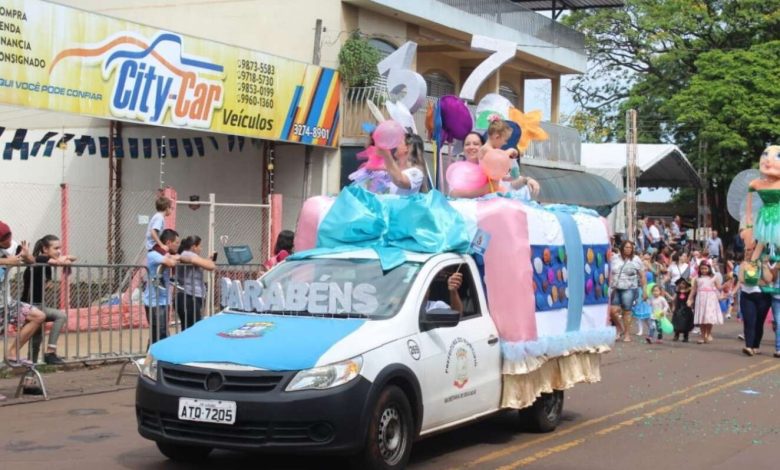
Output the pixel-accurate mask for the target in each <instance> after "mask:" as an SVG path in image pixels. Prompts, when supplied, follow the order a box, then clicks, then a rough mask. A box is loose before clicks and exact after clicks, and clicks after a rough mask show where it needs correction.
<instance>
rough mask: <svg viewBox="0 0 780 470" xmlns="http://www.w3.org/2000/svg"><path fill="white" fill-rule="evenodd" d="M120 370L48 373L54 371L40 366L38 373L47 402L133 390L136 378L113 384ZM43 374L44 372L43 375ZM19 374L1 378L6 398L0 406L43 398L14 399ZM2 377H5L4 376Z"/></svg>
mask: <svg viewBox="0 0 780 470" xmlns="http://www.w3.org/2000/svg"><path fill="white" fill-rule="evenodd" d="M121 367H122V364H121V363H112V364H106V365H99V366H88V367H85V366H83V365H73V366H65V367H64V368H58V369H56V370H54V371H52V372H48V371H51V370H52V369H53V368H51V367H49V368H45V367H43V368H41V369H42V370H41V373H42V375H43V380H44V383H45V385H46V391H47V392H48V394H49V399H50V400H53V399H58V398H64V397H73V396H81V395H90V394H95V393H104V392H110V391H115V390H124V389H129V388H134V387H135V381H136V378H135V377H133V376H125V377H122V381H121V382H120V384H119V385H116V378H117V374H119V369H120V368H121ZM135 370H136V369H135V367H133V366H132V365H128V366H127V367H126V368H125V372H126V373H133V372H135ZM44 371H47V372H46V373H44ZM18 372H19V373H18V374H11V375H9V376H7V378H0V394H2V395H5V396H6V399H5V400H2V401H0V406H9V405H17V404H22V403H34V402H37V401H43V396H41V395H22V396H20V397H19V398H14V395H15V393H16V386H17V385H18V384H19V379H20V374H21V373H22V370H19V371H18ZM3 377H6V376H5V375H4V376H3Z"/></svg>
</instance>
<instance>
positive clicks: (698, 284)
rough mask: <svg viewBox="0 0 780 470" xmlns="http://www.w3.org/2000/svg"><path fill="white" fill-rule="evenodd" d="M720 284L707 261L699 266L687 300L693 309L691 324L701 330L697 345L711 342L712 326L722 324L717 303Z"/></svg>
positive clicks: (721, 315) (721, 316)
mask: <svg viewBox="0 0 780 470" xmlns="http://www.w3.org/2000/svg"><path fill="white" fill-rule="evenodd" d="M719 292H720V282H718V279H717V278H716V277H715V273H714V272H713V271H712V266H710V262H709V261H707V260H703V261H702V262H701V263H700V264H699V275H698V277H696V279H694V282H693V290H692V291H691V296H690V297H689V298H688V306H689V307H693V306H694V305H695V307H694V309H693V323H695V324H697V325H699V328H700V329H701V339H700V340H698V341H697V343H698V344H705V343H711V342H712V327H713V325H722V324H723V314H722V313H720V302H719V301H718V297H719Z"/></svg>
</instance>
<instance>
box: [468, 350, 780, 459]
mask: <svg viewBox="0 0 780 470" xmlns="http://www.w3.org/2000/svg"><path fill="white" fill-rule="evenodd" d="M769 362H775V361H773V360H772V359H765V360H763V361H761V362H758V363H756V364H753V365H751V366H747V367H742V368H740V369H737V370H735V371H732V372H729V373H728V374H723V375H719V376H717V377H713V378H711V379H709V380H705V381H703V382H699V383H696V384H693V385H691V386H689V387H686V388H683V389H680V390H676V391H674V392H671V393H668V394H666V395H663V396H660V397H657V398H652V399H650V400H647V401H644V402H641V403H637V404H635V405H631V406H628V407H625V408H623V409H621V410H618V411H615V412H613V413H610V414H608V415H604V416H600V417H598V418H593V419H590V420H588V421H583V422H582V423H580V424H576V425H574V426H572V427H570V428H567V429H562V430H559V431H555V432H554V433H550V434H547V435H545V436H542V437H538V438H536V439H532V440H530V441H527V442H524V443H521V444H517V445H514V446H510V447H504V448H502V449H501V450H497V451H494V452H490V453H489V454H485V455H483V456H482V457H480V458H478V459H475V460H472V461H470V462H466V463H464V464H463V465H461V466H460V467H456V468H471V467H476V466H482V465H483V464H485V463H486V462H490V461H492V460H498V459H500V458H503V457H507V456H509V455H511V454H514V453H516V452H519V451H521V450H523V449H527V448H529V447H532V446H535V445H537V444H541V443H544V442H547V441H550V440H553V439H558V438H560V437H562V436H565V435H567V434H571V433H573V432H575V431H579V430H580V429H582V428H586V427H590V426H594V425H596V424H599V423H603V422H604V421H607V420H610V419H612V418H615V417H617V416H621V415H624V414H627V413H630V412H632V411H636V410H640V409H642V408H644V407H646V406H650V405H654V404H656V403H658V402H661V401H664V400H667V399H669V398H672V397H675V396H678V395H682V394H685V393H688V392H690V391H691V390H693V389H696V388H699V387H703V386H706V385H710V384H712V383H714V382H718V381H720V380H723V379H725V378H727V377H730V376H732V375H736V374H741V373H744V372H745V371H748V370H750V369H753V368H756V367H759V366H761V365H763V364H766V363H769Z"/></svg>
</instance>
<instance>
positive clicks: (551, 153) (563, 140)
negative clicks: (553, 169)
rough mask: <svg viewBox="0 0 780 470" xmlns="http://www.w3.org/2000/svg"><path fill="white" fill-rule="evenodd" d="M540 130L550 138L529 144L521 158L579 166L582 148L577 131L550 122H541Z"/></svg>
mask: <svg viewBox="0 0 780 470" xmlns="http://www.w3.org/2000/svg"><path fill="white" fill-rule="evenodd" d="M542 129H544V130H545V131H546V132H547V135H549V136H550V137H549V138H548V139H547V140H541V141H536V142H531V145H529V146H528V150H526V151H525V157H523V158H534V159H539V160H547V161H552V162H564V163H571V164H574V165H579V164H580V155H581V153H580V150H581V148H582V147H581V141H580V133H579V131H577V129H574V128H572V127H566V126H561V125H560V124H554V123H552V122H542Z"/></svg>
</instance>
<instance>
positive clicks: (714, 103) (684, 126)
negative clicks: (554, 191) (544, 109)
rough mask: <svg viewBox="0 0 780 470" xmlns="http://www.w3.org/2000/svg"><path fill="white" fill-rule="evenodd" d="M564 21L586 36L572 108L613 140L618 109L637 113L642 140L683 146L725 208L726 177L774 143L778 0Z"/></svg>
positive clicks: (700, 0)
mask: <svg viewBox="0 0 780 470" xmlns="http://www.w3.org/2000/svg"><path fill="white" fill-rule="evenodd" d="M564 21H566V22H567V23H568V24H569V25H571V26H572V27H574V28H576V29H577V30H579V31H581V32H582V33H584V34H585V35H586V48H587V50H588V54H589V61H590V67H589V71H588V73H587V74H585V75H583V76H581V77H579V78H577V79H575V80H573V81H572V84H571V85H570V91H572V93H573V97H574V100H575V102H576V103H578V104H579V105H580V107H581V108H582V109H583V111H584V112H587V113H590V114H592V115H594V116H596V119H597V120H599V121H600V122H604V123H605V125H608V126H609V125H611V126H612V127H613V128H614V129H615V130H616V131H615V132H614V134H615V135H616V136H617V139H619V140H623V139H624V135H625V130H624V127H625V124H624V119H623V115H624V111H625V110H626V109H629V108H633V109H637V110H638V112H639V126H640V127H639V131H640V132H639V141H640V142H659V141H662V142H664V141H665V142H674V143H676V144H677V145H678V146H680V147H681V148H682V149H683V151H684V152H685V153H686V154H687V155H688V156H689V157H690V158H691V160H692V162H693V164H694V166H696V167H697V168H698V169H700V170H701V169H704V168H705V167H706V169H707V176H708V178H707V181H706V182H705V183H706V184H707V185H708V188H709V190H710V191H711V192H712V193H711V197H710V200H711V201H715V204H717V206H716V207H718V208H719V209H720V208H722V207H724V206H725V204H720V202H722V201H724V200H725V191H726V190H727V188H728V182H729V181H730V179H731V178H732V177H733V176H734V175H735V174H736V173H737V172H738V171H740V170H743V169H746V168H749V167H750V166H751V164H752V163H753V162H754V161H755V159H756V158H757V156H758V155H759V154H760V152H761V150H762V149H763V147H764V145H765V144H766V143H767V141H768V140H769V141H771V140H775V139H777V138H778V137H780V132H778V131H780V128H778V125H777V122H776V120H777V118H776V116H778V111H780V110H778V108H777V105H778V100H777V99H776V98H775V96H776V94H777V90H774V89H772V87H771V78H770V77H771V75H772V71H773V70H777V46H776V45H774V41H777V40H780V0H627V1H626V6H625V8H622V9H598V10H581V11H577V12H574V13H572V14H571V15H570V16H569V17H567V18H566V19H565V20H564ZM724 211H725V209H724ZM724 211H721V212H719V213H718V214H714V215H715V217H714V218H715V220H714V222H715V224H716V226H722V225H721V224H722V223H725V222H726V221H725V220H724V219H723V217H724V216H723V214H725V212H724Z"/></svg>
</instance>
